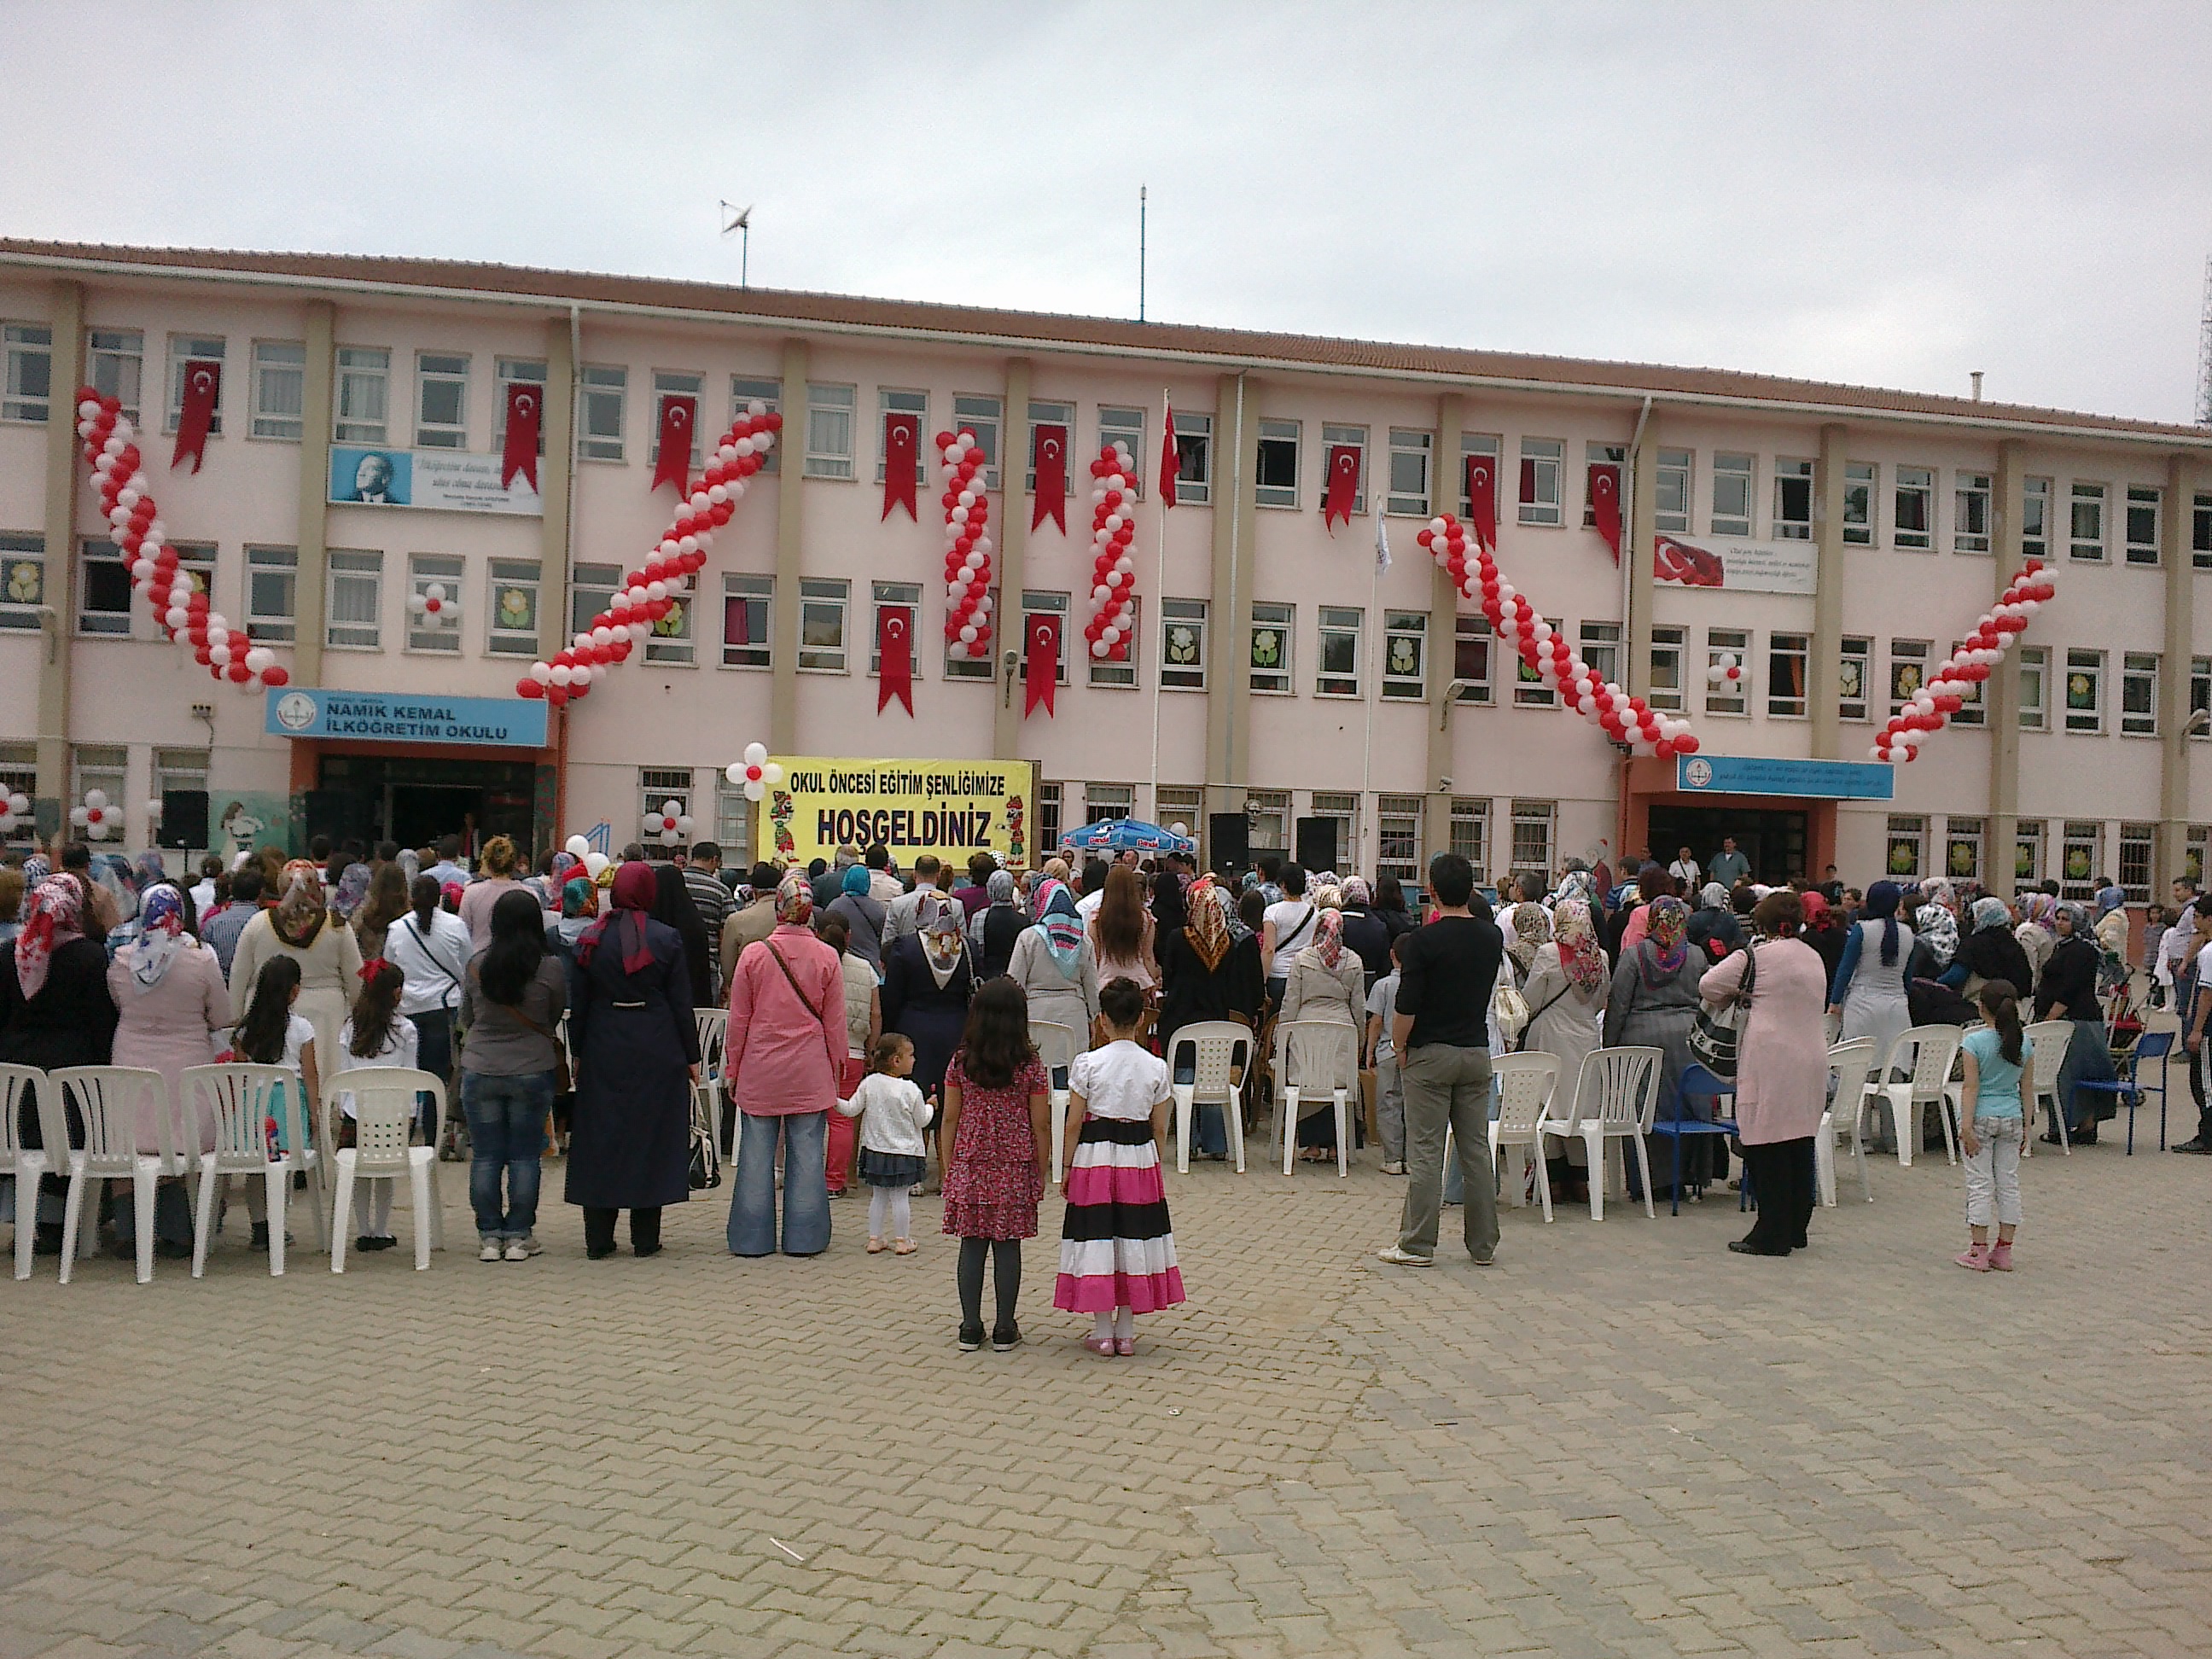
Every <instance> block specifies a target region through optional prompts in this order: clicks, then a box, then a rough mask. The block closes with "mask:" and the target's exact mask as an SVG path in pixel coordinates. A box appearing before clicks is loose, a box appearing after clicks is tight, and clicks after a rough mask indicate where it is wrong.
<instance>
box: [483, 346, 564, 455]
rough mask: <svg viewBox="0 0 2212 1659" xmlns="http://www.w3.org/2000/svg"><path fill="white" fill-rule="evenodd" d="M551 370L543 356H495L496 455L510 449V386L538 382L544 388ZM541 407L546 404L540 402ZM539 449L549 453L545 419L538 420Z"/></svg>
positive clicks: (493, 432)
mask: <svg viewBox="0 0 2212 1659" xmlns="http://www.w3.org/2000/svg"><path fill="white" fill-rule="evenodd" d="M533 371H535V372H534V373H533ZM549 372H550V370H549V368H548V367H547V364H546V361H545V359H544V358H543V357H507V356H494V357H493V358H492V360H491V389H492V400H491V447H492V453H494V454H495V455H504V454H505V453H507V387H509V386H536V387H538V389H539V390H540V391H541V392H542V391H543V390H544V386H545V376H546V374H548V373H549ZM539 407H540V408H541V409H543V408H544V404H540V405H539ZM538 453H539V454H540V455H543V454H544V453H545V422H544V420H542V419H541V420H540V421H539V422H538Z"/></svg>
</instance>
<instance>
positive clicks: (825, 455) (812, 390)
mask: <svg viewBox="0 0 2212 1659" xmlns="http://www.w3.org/2000/svg"><path fill="white" fill-rule="evenodd" d="M859 396H860V389H859V388H858V387H857V386H820V385H817V384H815V383H813V382H811V381H810V382H809V383H808V385H807V387H806V465H805V474H806V476H807V477H810V478H849V477H853V476H854V475H853V410H854V405H855V401H856V400H857V399H858V398H859Z"/></svg>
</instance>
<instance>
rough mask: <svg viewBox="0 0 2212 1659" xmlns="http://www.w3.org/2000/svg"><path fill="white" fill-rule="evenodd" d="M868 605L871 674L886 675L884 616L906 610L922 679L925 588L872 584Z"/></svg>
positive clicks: (910, 654) (911, 661)
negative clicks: (918, 641) (918, 628)
mask: <svg viewBox="0 0 2212 1659" xmlns="http://www.w3.org/2000/svg"><path fill="white" fill-rule="evenodd" d="M928 438H929V434H928V433H927V432H925V433H923V434H922V439H923V441H925V442H927V440H928ZM868 603H869V605H870V606H871V611H870V613H869V620H870V622H871V623H872V624H873V625H872V627H871V628H870V629H868V672H869V674H870V675H871V676H873V677H878V678H880V677H881V675H882V674H883V671H884V653H882V652H881V651H879V650H878V649H877V648H876V647H877V641H879V640H881V639H882V638H883V633H884V628H883V617H884V611H893V610H902V611H905V612H906V613H907V626H908V634H907V659H908V673H909V674H910V675H912V676H913V677H914V678H921V675H920V670H921V658H920V657H919V656H917V655H916V654H915V650H914V643H913V642H914V634H913V632H912V629H913V627H914V624H915V623H918V622H920V621H921V583H920V582H870V583H869V584H868ZM723 660H724V661H725V662H726V661H728V660H729V658H728V655H727V653H725V654H724V657H723ZM762 660H763V662H765V661H766V660H767V659H765V658H763V659H762Z"/></svg>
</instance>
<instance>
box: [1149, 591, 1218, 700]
mask: <svg viewBox="0 0 2212 1659" xmlns="http://www.w3.org/2000/svg"><path fill="white" fill-rule="evenodd" d="M1206 610H1207V606H1206V600H1204V599H1176V598H1175V597H1173V596H1172V595H1168V594H1163V595H1162V596H1161V598H1160V650H1159V668H1158V673H1159V677H1160V689H1161V690H1163V691H1203V690H1206V641H1207V635H1206V625H1207V623H1206ZM1179 627H1180V628H1191V629H1196V630H1197V638H1196V639H1195V640H1194V641H1193V647H1192V654H1191V659H1190V661H1188V663H1178V662H1171V661H1170V660H1169V658H1168V649H1169V647H1170V644H1171V642H1172V635H1173V632H1174V630H1175V629H1176V628H1179Z"/></svg>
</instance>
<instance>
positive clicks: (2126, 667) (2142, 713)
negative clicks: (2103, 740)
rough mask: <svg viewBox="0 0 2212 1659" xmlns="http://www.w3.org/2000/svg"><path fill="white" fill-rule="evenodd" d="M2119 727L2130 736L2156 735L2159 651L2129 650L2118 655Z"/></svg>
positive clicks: (2125, 734)
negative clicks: (2119, 656)
mask: <svg viewBox="0 0 2212 1659" xmlns="http://www.w3.org/2000/svg"><path fill="white" fill-rule="evenodd" d="M2120 731H2121V732H2122V733H2123V734H2124V736H2127V737H2130V738H2154V737H2156V736H2157V735H2158V653H2156V652H2154V651H2130V652H2126V653H2123V654H2122V656H2121V658H2120Z"/></svg>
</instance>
